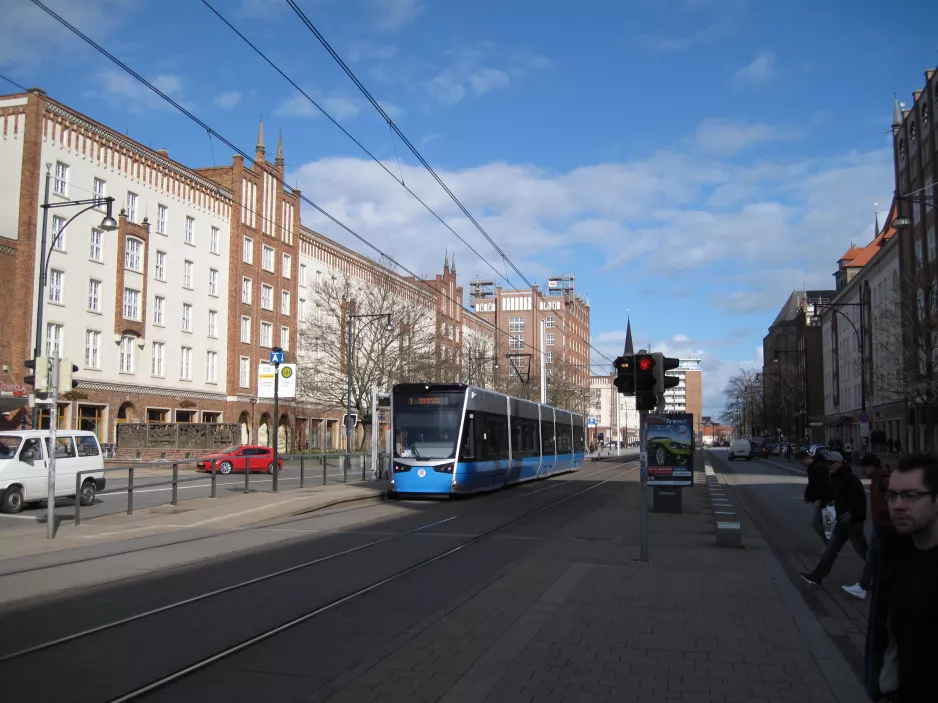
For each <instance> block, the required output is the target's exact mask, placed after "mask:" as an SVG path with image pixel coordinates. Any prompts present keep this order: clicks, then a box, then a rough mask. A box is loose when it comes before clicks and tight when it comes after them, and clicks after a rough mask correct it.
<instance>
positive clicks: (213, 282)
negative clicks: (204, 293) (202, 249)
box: [208, 269, 218, 297]
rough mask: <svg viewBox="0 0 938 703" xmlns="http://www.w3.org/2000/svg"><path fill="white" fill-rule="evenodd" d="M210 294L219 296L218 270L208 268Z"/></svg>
mask: <svg viewBox="0 0 938 703" xmlns="http://www.w3.org/2000/svg"><path fill="white" fill-rule="evenodd" d="M208 294H209V295H214V296H216V297H217V296H218V271H216V270H215V269H209V270H208Z"/></svg>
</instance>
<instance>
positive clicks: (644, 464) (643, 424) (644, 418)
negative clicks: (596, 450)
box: [638, 410, 648, 564]
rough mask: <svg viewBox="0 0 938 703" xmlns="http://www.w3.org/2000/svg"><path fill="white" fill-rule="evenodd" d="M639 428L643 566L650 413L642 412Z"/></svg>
mask: <svg viewBox="0 0 938 703" xmlns="http://www.w3.org/2000/svg"><path fill="white" fill-rule="evenodd" d="M638 417H639V427H638V438H639V440H638V441H639V442H640V443H641V447H642V449H641V454H640V455H639V456H640V460H639V467H640V468H639V471H640V472H641V480H640V483H639V488H638V490H639V494H640V495H639V513H638V516H639V517H638V541H639V559H638V560H639V561H640V562H641V563H642V564H647V563H648V411H647V410H642V411H641V412H639V414H638Z"/></svg>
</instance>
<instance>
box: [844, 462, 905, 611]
mask: <svg viewBox="0 0 938 703" xmlns="http://www.w3.org/2000/svg"><path fill="white" fill-rule="evenodd" d="M861 463H862V465H863V471H864V473H865V474H866V475H867V477H868V478H869V479H870V517H871V519H872V522H873V529H872V532H871V533H870V546H869V550H868V551H867V553H866V566H864V567H863V575H862V576H861V577H860V581H859V582H858V583H857V584H856V585H854V586H843V589H844V591H846V592H847V593H849V594H850V595H851V596H854V597H856V598H859V599H860V600H863V599H864V598H866V594H867V593H868V592H869V591H870V589H871V588H872V587H873V584H875V583H877V582H878V581H879V578H880V569H881V565H882V550H883V544H885V543H888V542H891V541H892V539H893V538H894V534H895V530H894V528H893V526H892V519H890V517H889V504H888V503H887V502H886V490H887V489H888V487H889V474H890V473H892V469H890V467H889V464H886V467H885V468H883V467H882V465H881V464H880V461H879V457H878V456H876V455H875V454H867V455H865V456H864V457H863V459H862V460H861Z"/></svg>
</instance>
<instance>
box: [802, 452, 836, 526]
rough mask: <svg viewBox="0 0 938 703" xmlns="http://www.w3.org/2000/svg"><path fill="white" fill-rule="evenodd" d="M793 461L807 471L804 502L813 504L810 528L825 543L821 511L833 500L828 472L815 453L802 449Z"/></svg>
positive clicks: (822, 461)
mask: <svg viewBox="0 0 938 703" xmlns="http://www.w3.org/2000/svg"><path fill="white" fill-rule="evenodd" d="M795 461H797V462H799V463H800V464H801V465H802V466H803V467H804V468H805V469H806V470H807V472H808V485H807V486H805V489H804V502H805V503H808V504H809V505H810V504H811V503H813V504H814V512H813V513H812V515H811V529H813V530H814V531H815V532H816V533H817V534H818V536H820V538H821V541H822V542H824V544H827V535H826V534H824V518H823V516H822V513H821V511H823V510H824V508H826V507H827V506H828V505H830V504H831V502H832V501H833V500H834V494H833V491H832V489H831V477H830V472H829V471H828V470H827V466H826V465H825V463H824V460H823V459H822V458H821V457H820V456H818V455H817V454H815V455H813V456H812V455H811V454H809V453H808V452H807V451H805V450H804V449H800V450H798V451H797V452H795Z"/></svg>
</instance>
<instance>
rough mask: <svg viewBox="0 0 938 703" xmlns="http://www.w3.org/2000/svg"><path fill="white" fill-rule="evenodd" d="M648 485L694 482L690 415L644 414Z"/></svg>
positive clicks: (690, 483)
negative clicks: (646, 421) (646, 416)
mask: <svg viewBox="0 0 938 703" xmlns="http://www.w3.org/2000/svg"><path fill="white" fill-rule="evenodd" d="M647 427H648V433H647V437H648V440H647V442H646V447H645V448H646V451H647V453H648V485H649V486H693V485H694V416H693V415H692V414H691V413H668V414H662V415H657V414H651V413H649V415H648V426H647Z"/></svg>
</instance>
